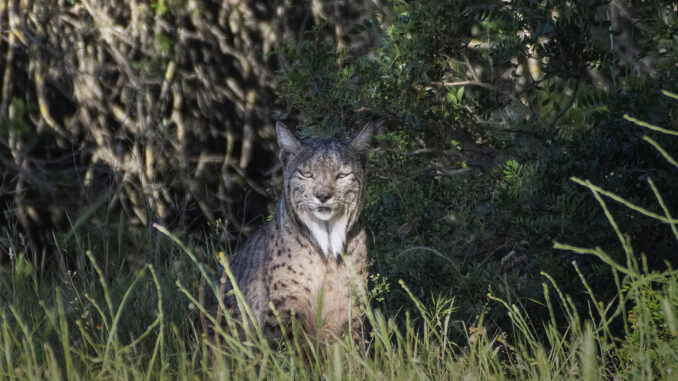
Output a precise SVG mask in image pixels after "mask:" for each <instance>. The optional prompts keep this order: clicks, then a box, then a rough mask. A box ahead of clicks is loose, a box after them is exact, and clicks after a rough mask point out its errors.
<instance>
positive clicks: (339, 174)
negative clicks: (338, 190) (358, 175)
mask: <svg viewBox="0 0 678 381" xmlns="http://www.w3.org/2000/svg"><path fill="white" fill-rule="evenodd" d="M348 175H350V173H348V172H346V173H337V179H343V178H344V177H346V176H348Z"/></svg>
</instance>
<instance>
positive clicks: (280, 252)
mask: <svg viewBox="0 0 678 381" xmlns="http://www.w3.org/2000/svg"><path fill="white" fill-rule="evenodd" d="M277 254H278V256H279V257H280V256H281V255H282V250H280V249H278V253H277Z"/></svg>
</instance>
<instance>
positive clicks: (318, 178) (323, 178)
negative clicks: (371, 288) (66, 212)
mask: <svg viewBox="0 0 678 381" xmlns="http://www.w3.org/2000/svg"><path fill="white" fill-rule="evenodd" d="M276 130H277V133H278V144H279V146H280V160H281V161H282V164H283V176H284V190H283V195H282V199H281V200H280V201H279V203H278V206H277V209H276V211H275V216H274V218H273V219H272V220H271V221H270V222H268V223H267V224H266V225H264V226H263V227H262V228H261V229H259V230H258V231H257V232H256V233H255V234H254V235H253V236H252V237H251V238H250V240H249V241H248V242H247V243H246V244H245V245H244V246H242V247H241V248H240V249H239V250H238V251H237V252H236V253H235V255H234V257H233V259H232V261H231V263H230V269H231V271H232V272H233V275H234V278H235V280H236V284H237V285H238V287H239V288H240V290H241V291H242V294H243V296H244V299H245V301H246V302H247V304H248V306H249V308H250V309H251V311H252V314H253V317H254V319H255V320H256V321H257V324H259V325H260V326H261V327H262V330H263V332H264V333H265V334H266V335H267V336H269V337H271V338H275V337H278V336H280V334H281V330H280V324H279V323H278V320H277V319H278V318H280V319H281V321H282V323H283V326H284V325H287V324H289V323H290V321H291V319H292V316H293V315H294V317H295V319H296V320H297V321H298V322H300V323H301V326H302V328H303V329H304V331H305V332H306V333H309V334H311V335H313V336H316V337H318V338H319V339H326V338H331V337H334V336H340V335H341V334H342V333H343V332H344V327H345V326H346V325H347V323H348V322H349V319H352V320H353V321H352V323H353V325H352V326H353V327H354V330H355V329H360V327H361V319H360V314H359V313H358V310H357V309H356V308H355V305H354V302H353V300H352V297H351V295H352V289H354V288H353V285H358V284H363V285H364V284H365V282H366V277H367V249H366V237H365V232H364V230H363V229H362V228H361V227H360V226H359V224H358V219H359V214H360V210H361V207H362V202H363V194H364V191H365V181H366V174H365V168H366V161H367V154H368V151H369V146H370V142H371V139H372V135H373V127H372V126H371V125H368V126H366V127H365V128H363V130H362V131H361V132H360V133H358V135H356V136H355V137H354V138H353V139H351V140H349V141H344V140H339V139H319V138H311V139H307V140H304V141H301V140H299V139H297V138H296V137H295V136H294V135H293V134H292V133H291V132H290V131H289V130H288V129H287V128H286V127H285V126H284V125H283V124H282V123H280V122H278V124H277V125H276ZM230 287H231V285H230V284H227V285H226V289H230ZM320 301H322V302H320ZM224 302H225V304H226V305H227V307H228V308H229V309H230V310H231V311H234V310H236V309H237V308H234V307H235V300H234V298H233V297H232V296H230V297H227V298H226V300H224ZM269 302H270V303H272V304H273V306H274V307H275V310H276V312H277V314H278V316H277V317H276V316H275V314H274V311H273V310H272V309H271V308H270V305H269ZM318 313H320V315H319V314H318ZM318 316H321V319H318ZM318 321H322V325H321V326H318Z"/></svg>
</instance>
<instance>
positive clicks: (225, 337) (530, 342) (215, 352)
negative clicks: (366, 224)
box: [0, 93, 678, 380]
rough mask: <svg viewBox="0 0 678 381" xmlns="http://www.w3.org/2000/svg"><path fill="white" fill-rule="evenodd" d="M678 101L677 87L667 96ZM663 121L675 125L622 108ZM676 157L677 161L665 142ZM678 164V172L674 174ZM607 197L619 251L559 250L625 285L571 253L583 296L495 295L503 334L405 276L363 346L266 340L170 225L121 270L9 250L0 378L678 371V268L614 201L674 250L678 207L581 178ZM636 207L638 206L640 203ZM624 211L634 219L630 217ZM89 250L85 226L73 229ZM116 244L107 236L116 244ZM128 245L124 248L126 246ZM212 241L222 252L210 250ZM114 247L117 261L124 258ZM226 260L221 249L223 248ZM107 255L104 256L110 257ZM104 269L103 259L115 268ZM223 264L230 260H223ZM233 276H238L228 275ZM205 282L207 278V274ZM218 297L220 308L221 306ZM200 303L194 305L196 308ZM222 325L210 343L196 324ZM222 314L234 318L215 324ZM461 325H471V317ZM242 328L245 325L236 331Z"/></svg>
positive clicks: (555, 290) (636, 374) (547, 282)
mask: <svg viewBox="0 0 678 381" xmlns="http://www.w3.org/2000/svg"><path fill="white" fill-rule="evenodd" d="M665 94H666V95H667V96H669V97H672V98H676V95H675V94H671V93H665ZM626 118H627V119H628V120H629V121H632V122H633V123H635V124H636V125H638V126H640V127H643V128H648V129H650V130H652V131H654V132H658V133H662V134H669V135H678V132H675V131H671V130H667V129H664V128H661V127H658V126H652V125H650V124H648V123H645V122H642V121H638V120H635V119H633V118H631V117H630V116H627V117H626ZM645 141H646V142H648V144H651V145H652V146H653V147H655V148H656V149H657V151H658V152H659V153H660V154H661V155H662V156H663V157H664V158H665V159H666V160H667V162H668V163H670V164H671V165H673V166H675V167H676V170H677V171H678V162H677V161H676V160H675V158H674V157H672V156H671V155H670V154H669V153H668V152H666V151H665V150H664V149H662V147H661V146H660V145H659V144H658V143H657V142H656V140H654V139H652V138H650V137H646V138H645ZM677 173H678V172H677ZM572 181H574V182H575V183H577V184H579V185H581V186H582V187H584V188H586V189H588V190H589V191H590V192H591V193H592V195H593V197H594V198H595V199H596V200H597V201H598V203H599V204H600V207H601V209H602V211H603V213H604V215H605V217H606V218H607V220H608V222H609V225H610V228H611V229H613V230H614V232H615V233H616V235H617V237H618V240H619V248H618V249H616V250H619V251H620V252H621V253H623V258H624V261H623V262H617V261H615V259H614V258H618V257H619V256H618V255H612V254H611V253H608V252H607V251H605V250H603V249H602V248H600V247H595V248H583V247H577V246H572V245H568V244H564V243H555V244H554V248H556V249H559V250H564V251H568V252H573V253H577V254H581V255H582V256H593V257H595V259H596V260H599V261H602V262H603V263H605V264H606V265H607V266H608V268H609V271H611V272H612V273H613V276H614V279H615V285H614V288H615V289H616V290H617V296H616V297H615V298H613V299H612V300H609V301H607V300H600V299H598V297H597V296H596V292H595V290H593V289H592V287H591V286H590V282H589V279H590V278H589V275H588V274H584V273H583V272H582V271H581V270H580V268H579V266H578V264H577V261H573V262H572V266H573V267H574V269H575V271H576V273H577V274H578V275H579V277H580V279H581V284H582V292H585V293H586V294H587V295H588V297H589V302H588V304H587V305H586V306H585V308H584V309H582V307H581V305H579V306H578V305H577V304H575V303H574V302H573V299H572V298H571V297H570V296H568V295H565V294H564V293H563V292H562V291H561V290H560V288H559V287H558V285H557V284H556V282H555V281H554V279H553V277H551V276H550V275H549V274H547V273H542V275H543V280H544V281H543V290H544V298H543V300H542V301H539V303H542V304H543V305H544V309H545V311H547V313H546V314H544V318H543V320H538V319H539V317H535V316H527V314H526V313H525V312H524V310H523V309H522V308H521V307H520V306H519V305H516V304H513V303H510V302H508V301H506V300H503V299H500V298H497V297H495V296H494V295H492V294H491V293H489V294H488V300H489V301H490V302H491V303H492V304H494V305H495V306H498V307H499V308H503V309H505V311H506V316H507V317H508V319H510V322H511V324H510V326H511V328H512V330H511V331H510V332H500V331H494V330H493V329H492V328H489V327H488V326H487V325H486V324H485V320H484V314H483V313H482V312H481V313H480V315H479V316H478V317H477V319H476V320H475V322H474V323H473V324H472V325H470V326H464V328H463V330H464V332H465V339H464V340H463V341H462V342H453V341H451V340H450V337H451V335H450V330H451V327H452V325H453V324H457V325H459V324H460V322H455V321H454V320H455V319H454V300H453V299H450V298H444V297H437V298H434V299H432V301H431V302H424V301H421V300H419V299H418V298H417V297H416V296H415V295H414V294H413V293H412V292H410V290H409V288H408V287H407V285H405V284H404V283H402V282H401V283H400V284H401V287H402V290H403V292H405V293H406V294H407V295H409V297H410V298H411V299H412V301H413V305H414V306H415V309H414V310H412V311H401V312H398V313H395V314H391V315H388V316H387V315H386V314H384V312H382V311H381V310H379V309H377V308H374V307H373V306H372V304H371V303H370V302H371V301H370V300H369V296H368V295H370V293H369V292H368V291H367V290H364V289H359V290H357V291H358V292H357V298H358V300H359V303H360V305H361V308H362V310H363V312H364V315H365V319H366V320H367V322H368V323H369V327H371V329H370V331H369V335H368V337H366V345H365V346H364V347H363V346H361V345H356V343H354V341H353V340H352V339H351V338H350V335H347V337H346V338H337V339H336V340H335V341H334V342H332V343H329V344H328V345H323V344H322V343H316V342H315V341H314V340H312V339H310V338H308V337H306V336H305V335H304V334H303V332H301V331H300V330H299V329H298V327H296V326H294V325H293V326H292V327H289V330H290V331H289V332H288V333H289V334H288V335H285V338H284V339H282V340H281V341H280V342H276V343H270V342H268V341H267V340H265V339H263V337H262V333H261V331H260V330H259V328H258V327H257V325H256V324H253V321H252V319H251V314H250V313H249V310H248V308H247V305H246V303H244V300H243V298H242V294H241V293H240V292H239V290H237V289H236V290H235V291H234V292H235V294H236V298H237V300H238V307H239V308H240V309H241V311H242V312H243V314H242V315H243V316H244V318H243V319H242V320H241V321H235V320H233V319H231V317H230V315H228V314H223V316H212V315H210V314H208V313H206V311H203V310H202V306H201V303H200V299H201V298H204V295H200V294H201V292H199V291H198V289H199V287H197V285H198V284H201V283H202V282H204V283H205V284H206V287H205V288H206V290H207V291H206V292H212V293H214V294H215V295H219V294H220V292H221V290H219V287H218V282H216V281H215V279H216V276H215V275H216V274H214V273H213V271H210V268H214V267H215V266H214V264H215V263H211V264H209V265H208V264H204V263H202V262H201V261H200V260H199V259H198V256H197V255H196V254H195V253H193V251H192V250H191V248H190V245H186V244H184V243H183V242H182V241H181V240H180V239H179V238H178V237H176V236H175V235H173V234H172V233H170V232H169V231H167V230H166V229H165V228H163V227H161V226H156V229H157V230H156V231H153V230H149V231H146V232H145V235H144V239H146V240H147V241H146V243H145V244H144V247H149V248H153V249H151V251H150V252H146V253H145V254H144V255H143V256H142V258H144V260H148V261H149V262H150V263H147V264H146V263H137V264H136V265H134V266H129V268H133V269H134V270H125V271H121V270H120V269H116V268H113V265H114V264H111V263H109V262H111V259H110V258H109V257H108V255H107V254H106V255H103V254H102V255H96V254H95V252H94V251H90V250H84V251H83V252H82V253H81V254H82V255H84V258H86V260H87V262H83V263H80V264H78V265H77V267H78V270H77V271H75V272H71V271H68V270H66V266H65V264H64V263H63V261H60V260H58V261H57V265H56V266H55V267H56V269H55V270H54V271H44V270H42V271H38V270H37V267H38V266H36V265H35V264H33V263H31V262H30V261H28V260H27V259H26V258H25V256H24V255H22V254H14V253H12V258H11V264H10V265H11V266H9V267H8V268H7V269H3V270H2V272H0V286H1V289H0V302H1V304H0V352H1V355H0V377H2V378H3V379H9V380H15V379H47V378H48V379H54V380H57V379H68V380H78V379H115V380H120V379H143V380H148V379H170V378H171V379H211V378H218V379H276V380H277V379H305V378H313V379H326V380H343V379H363V378H364V379H370V380H372V379H374V380H382V379H390V380H403V379H417V380H419V379H435V380H441V379H471V380H486V379H516V378H518V379H542V380H552V379H602V378H608V379H618V378H622V379H662V378H663V379H674V378H675V377H676V374H677V373H678V350H677V349H678V321H677V318H676V314H677V311H676V308H677V306H678V272H677V271H676V270H674V269H673V268H672V267H671V266H670V265H668V264H667V266H666V269H665V270H663V271H657V270H652V269H650V268H649V267H648V264H647V256H646V254H644V253H636V252H635V251H634V249H633V246H632V243H631V240H630V237H628V236H626V235H625V234H624V233H623V230H622V229H621V228H620V225H619V223H618V222H617V219H616V218H615V216H614V214H613V213H612V212H611V210H610V207H609V203H610V202H614V203H617V204H620V205H622V206H624V207H625V208H626V210H627V211H628V212H629V214H628V216H634V217H633V218H641V217H642V218H647V219H648V223H657V224H659V225H661V226H662V227H663V228H667V229H670V231H671V233H672V235H673V238H675V240H676V247H678V219H676V218H675V217H673V216H672V215H671V213H670V211H669V209H668V207H667V205H666V203H665V200H663V198H662V197H661V193H660V191H659V189H658V188H657V186H656V185H655V183H654V182H653V181H652V179H647V183H648V188H649V189H648V191H649V192H651V194H652V195H653V196H654V197H655V199H656V202H657V208H656V209H655V210H657V211H652V210H650V209H647V208H644V207H640V206H638V205H635V204H634V203H632V202H630V201H629V200H626V199H624V198H622V197H620V196H618V195H615V194H613V193H610V192H607V191H605V190H604V189H603V188H601V187H599V186H596V185H594V184H592V183H590V182H589V181H586V180H582V179H578V178H572ZM631 213H633V214H631ZM627 218H628V217H627ZM78 241H82V242H83V243H82V245H83V246H84V247H86V246H87V244H86V243H85V242H86V239H85V237H80V238H78ZM114 246H115V245H113V244H111V246H110V247H109V246H105V248H104V249H103V250H99V251H100V252H102V253H110V251H111V250H113V247H114ZM118 248H119V249H120V250H122V246H120V245H118ZM215 251H216V250H215ZM125 255H126V254H125V253H117V257H116V258H124V257H125ZM219 260H221V261H222V263H223V264H225V265H226V262H225V259H224V258H223V256H221V257H220V259H219ZM102 264H104V265H105V266H103V267H102ZM107 269H108V270H107ZM226 269H228V266H226ZM226 276H227V277H229V278H231V279H232V274H231V273H230V272H228V271H227V272H226ZM200 279H203V281H202V282H201V281H200ZM222 307H223V306H222ZM191 308H193V310H192V311H191ZM199 311H202V312H204V313H205V317H204V318H205V319H207V320H210V322H211V323H212V325H215V326H217V328H216V330H217V334H216V341H217V342H218V345H214V344H213V343H211V342H210V341H209V340H207V338H206V337H205V335H204V334H203V332H202V329H201V328H200V325H199V324H194V321H195V320H196V319H197V317H198V316H199V315H200V314H199ZM221 319H223V321H224V322H225V325H224V326H225V327H226V328H223V329H222V328H220V325H219V324H217V323H219V322H220V321H222V320H221ZM462 326H463V324H462ZM237 332H240V334H238V333H237Z"/></svg>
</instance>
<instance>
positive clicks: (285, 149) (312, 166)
mask: <svg viewBox="0 0 678 381" xmlns="http://www.w3.org/2000/svg"><path fill="white" fill-rule="evenodd" d="M276 128H277V130H278V142H279V144H280V148H281V153H280V158H281V160H282V162H283V168H284V170H283V172H284V182H285V190H284V192H285V194H284V199H285V203H286V208H287V210H288V211H289V212H290V214H291V215H292V216H293V217H294V219H295V222H296V223H297V224H298V225H299V227H300V228H302V230H305V231H307V232H308V234H309V236H310V237H311V238H312V240H313V241H314V242H315V243H316V245H317V246H318V248H319V249H320V251H321V252H322V253H323V254H325V255H334V256H338V255H339V253H340V252H342V251H343V250H344V242H345V241H346V233H347V232H348V231H350V228H351V227H352V226H353V224H354V223H355V222H356V221H357V218H358V215H359V213H360V208H361V206H362V198H363V192H364V188H365V161H366V159H367V152H368V150H369V143H370V140H371V138H372V134H373V131H372V127H366V128H365V129H363V131H361V132H360V133H359V134H358V135H357V136H356V137H355V138H354V139H353V140H351V141H349V142H345V141H341V140H337V139H310V140H307V141H304V142H301V141H299V140H298V139H297V138H296V137H294V135H292V134H291V133H290V132H289V130H287V129H286V128H285V127H284V125H282V123H278V125H277V126H276Z"/></svg>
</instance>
